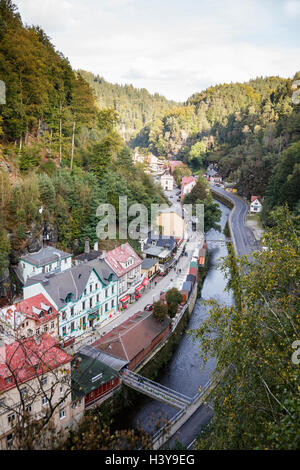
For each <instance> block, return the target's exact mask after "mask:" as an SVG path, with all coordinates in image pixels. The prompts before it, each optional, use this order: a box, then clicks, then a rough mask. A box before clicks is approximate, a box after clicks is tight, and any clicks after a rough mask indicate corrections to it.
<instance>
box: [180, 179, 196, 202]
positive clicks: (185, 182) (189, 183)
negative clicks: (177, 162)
mask: <svg viewBox="0 0 300 470" xmlns="http://www.w3.org/2000/svg"><path fill="white" fill-rule="evenodd" d="M196 183H197V181H196V179H195V178H194V177H193V176H183V177H182V180H181V199H183V198H184V196H185V195H186V194H188V193H190V192H191V191H192V189H193V187H194V186H196Z"/></svg>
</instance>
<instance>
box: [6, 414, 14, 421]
mask: <svg viewBox="0 0 300 470" xmlns="http://www.w3.org/2000/svg"><path fill="white" fill-rule="evenodd" d="M15 417H16V416H15V413H9V415H8V416H7V420H8V422H9V423H13V422H14V420H15Z"/></svg>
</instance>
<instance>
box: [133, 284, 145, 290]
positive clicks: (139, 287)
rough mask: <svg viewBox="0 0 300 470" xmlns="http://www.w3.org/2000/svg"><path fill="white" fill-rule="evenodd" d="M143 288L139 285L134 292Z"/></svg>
mask: <svg viewBox="0 0 300 470" xmlns="http://www.w3.org/2000/svg"><path fill="white" fill-rule="evenodd" d="M143 287H144V286H143V284H141V285H140V286H138V287H137V288H136V289H135V290H141V289H143Z"/></svg>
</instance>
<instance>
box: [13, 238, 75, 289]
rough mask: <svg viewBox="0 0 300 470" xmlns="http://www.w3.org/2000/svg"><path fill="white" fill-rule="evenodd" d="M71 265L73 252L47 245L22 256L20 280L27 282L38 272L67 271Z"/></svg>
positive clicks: (19, 265) (19, 272)
mask: <svg viewBox="0 0 300 470" xmlns="http://www.w3.org/2000/svg"><path fill="white" fill-rule="evenodd" d="M71 266H72V254H70V253H66V252H64V251H61V250H58V249H57V248H54V247H52V246H46V247H44V248H42V249H41V250H40V251H38V252H36V253H28V254H27V255H24V256H21V258H20V260H19V264H18V267H17V272H18V274H19V277H20V280H21V281H22V282H23V283H25V282H26V281H27V279H28V278H29V277H33V276H36V275H37V274H41V273H48V272H60V271H65V270H66V269H70V268H71Z"/></svg>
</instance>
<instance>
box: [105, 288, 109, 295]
mask: <svg viewBox="0 0 300 470" xmlns="http://www.w3.org/2000/svg"><path fill="white" fill-rule="evenodd" d="M105 297H108V289H106V291H105Z"/></svg>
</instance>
